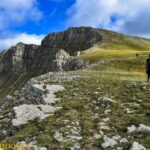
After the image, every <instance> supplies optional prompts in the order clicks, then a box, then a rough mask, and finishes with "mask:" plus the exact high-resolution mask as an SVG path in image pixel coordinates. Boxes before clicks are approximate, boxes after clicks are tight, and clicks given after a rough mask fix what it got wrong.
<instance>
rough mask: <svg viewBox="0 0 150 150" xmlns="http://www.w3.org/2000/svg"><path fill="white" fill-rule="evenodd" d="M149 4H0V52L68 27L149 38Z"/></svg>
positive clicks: (129, 0) (125, 0)
mask: <svg viewBox="0 0 150 150" xmlns="http://www.w3.org/2000/svg"><path fill="white" fill-rule="evenodd" d="M149 7H150V0H0V50H2V49H5V48H9V47H10V46H12V45H15V44H16V43H18V42H20V41H21V42H24V43H28V44H30V43H34V44H40V43H41V40H42V38H43V37H44V36H45V35H46V34H48V33H50V32H57V31H62V30H65V29H67V28H68V27H70V26H92V27H98V28H104V29H109V30H114V31H118V32H121V33H125V34H129V35H136V36H142V37H147V38H150V27H149V26H150V8H149Z"/></svg>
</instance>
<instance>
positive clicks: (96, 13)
mask: <svg viewBox="0 0 150 150" xmlns="http://www.w3.org/2000/svg"><path fill="white" fill-rule="evenodd" d="M149 6H150V0H90V1H89V0H76V1H75V3H74V4H73V5H72V6H71V8H69V10H68V12H67V13H68V20H67V25H68V26H93V27H102V28H107V29H112V30H116V31H121V32H125V33H128V34H135V35H140V34H147V32H149V34H150V28H149V24H150V17H149V16H150V9H149ZM112 18H113V19H112ZM139 21H140V22H139Z"/></svg>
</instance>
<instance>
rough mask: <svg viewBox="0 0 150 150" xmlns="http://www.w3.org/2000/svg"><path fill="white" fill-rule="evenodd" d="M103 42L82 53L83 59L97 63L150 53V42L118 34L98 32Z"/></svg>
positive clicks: (105, 31) (106, 31) (104, 31)
mask: <svg viewBox="0 0 150 150" xmlns="http://www.w3.org/2000/svg"><path fill="white" fill-rule="evenodd" d="M98 32H100V34H102V35H103V41H102V42H100V43H98V44H96V45H94V46H93V47H92V48H90V49H88V50H86V51H84V52H82V58H83V59H87V60H91V61H95V60H99V59H105V58H106V59H107V58H122V57H123V58H124V57H128V56H130V57H131V56H132V57H135V55H136V54H137V53H138V54H139V55H148V54H149V53H150V40H149V39H144V38H139V37H132V36H127V35H122V34H118V33H116V32H112V31H108V30H98Z"/></svg>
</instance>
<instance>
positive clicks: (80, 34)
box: [42, 27, 102, 55]
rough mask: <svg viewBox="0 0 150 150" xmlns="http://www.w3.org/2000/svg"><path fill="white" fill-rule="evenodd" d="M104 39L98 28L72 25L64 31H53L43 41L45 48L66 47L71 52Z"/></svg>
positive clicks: (83, 48) (88, 46)
mask: <svg viewBox="0 0 150 150" xmlns="http://www.w3.org/2000/svg"><path fill="white" fill-rule="evenodd" d="M101 40H102V35H100V34H99V33H98V32H97V30H96V29H94V28H91V27H79V28H76V27H72V28H69V29H68V30H66V31H64V32H58V33H52V34H49V35H48V36H46V37H45V39H43V41H42V48H44V49H51V50H54V49H65V51H66V52H68V53H69V54H71V55H72V54H74V53H75V52H77V51H83V50H85V49H87V48H90V47H91V46H92V45H93V44H95V43H97V42H98V41H101Z"/></svg>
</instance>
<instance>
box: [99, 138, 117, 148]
mask: <svg viewBox="0 0 150 150" xmlns="http://www.w3.org/2000/svg"><path fill="white" fill-rule="evenodd" d="M117 144H118V142H117V141H115V140H114V139H112V138H109V137H107V136H104V143H103V144H102V145H101V146H102V148H104V149H106V148H109V147H111V148H112V147H114V146H116V145H117Z"/></svg>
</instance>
